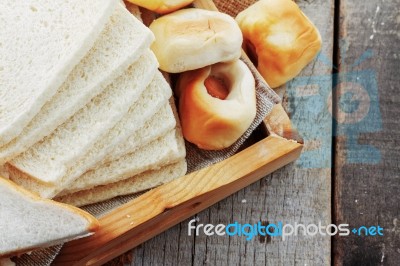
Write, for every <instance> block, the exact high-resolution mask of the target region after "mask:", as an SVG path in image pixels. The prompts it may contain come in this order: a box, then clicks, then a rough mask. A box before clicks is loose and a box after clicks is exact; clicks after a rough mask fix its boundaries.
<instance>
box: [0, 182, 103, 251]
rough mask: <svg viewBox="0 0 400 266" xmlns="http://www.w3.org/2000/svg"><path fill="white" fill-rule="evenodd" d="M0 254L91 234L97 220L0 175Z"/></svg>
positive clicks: (94, 229) (53, 243) (44, 245)
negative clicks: (46, 198)
mask: <svg viewBox="0 0 400 266" xmlns="http://www.w3.org/2000/svg"><path fill="white" fill-rule="evenodd" d="M0 217H1V219H0V236H1V237H0V257H6V256H12V255H17V254H20V253H24V252H28V251H31V250H34V249H37V248H42V247H47V246H51V245H55V244H58V243H62V242H65V241H68V240H72V239H75V238H78V237H84V236H87V235H90V234H93V232H95V231H96V230H97V228H98V227H99V223H98V221H97V220H96V219H95V218H94V217H92V216H91V215H89V214H88V213H86V212H84V211H82V210H80V209H78V208H75V207H71V206H68V205H65V204H61V203H57V202H54V201H51V200H44V199H41V198H39V197H37V196H36V195H34V194H32V193H30V192H28V191H26V190H25V189H23V188H20V187H18V186H17V185H15V184H14V183H13V182H11V181H9V180H7V179H4V178H2V177H0Z"/></svg>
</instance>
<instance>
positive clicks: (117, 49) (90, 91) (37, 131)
mask: <svg viewBox="0 0 400 266" xmlns="http://www.w3.org/2000/svg"><path fill="white" fill-rule="evenodd" d="M153 39H154V36H153V35H152V33H151V31H150V30H149V29H148V28H147V27H145V26H144V25H143V24H142V23H141V22H140V21H139V20H137V19H136V18H135V17H134V16H132V15H131V14H130V13H129V12H128V11H127V10H126V9H125V8H124V7H123V6H122V5H121V4H118V6H117V8H116V10H115V11H114V13H113V15H112V16H111V17H110V19H109V21H108V22H107V24H106V26H105V28H104V30H103V32H102V33H101V35H100V37H99V38H98V39H97V41H96V42H95V44H94V46H93V47H92V49H91V50H90V51H89V53H88V54H87V55H86V56H85V57H84V58H83V59H82V61H81V62H80V63H79V64H78V65H77V66H76V67H75V68H74V69H73V70H72V72H71V73H70V75H69V76H68V78H67V80H66V81H65V82H64V83H63V85H62V86H61V87H60V88H59V90H58V91H57V93H56V94H55V95H54V96H53V97H52V98H51V99H50V100H49V101H48V102H47V103H46V104H45V105H44V106H43V107H42V109H41V110H40V112H39V113H38V114H37V115H36V116H35V117H34V118H33V119H32V121H30V123H29V124H28V125H27V126H26V127H25V128H24V129H23V131H22V133H21V134H20V135H19V136H18V137H16V138H15V139H13V140H12V141H11V142H9V143H7V144H6V145H4V146H3V147H0V164H2V163H4V162H6V161H9V160H11V159H12V158H14V157H16V156H17V155H19V154H20V153H22V152H24V151H25V150H27V149H28V148H29V147H30V146H32V145H33V144H35V143H36V142H38V141H40V140H41V139H43V138H44V137H45V136H48V135H50V134H51V132H53V131H54V130H55V129H56V128H57V127H58V126H59V125H61V124H62V123H64V122H65V121H66V120H67V119H68V118H70V117H71V116H72V115H73V114H74V113H75V112H77V111H78V110H79V109H80V108H82V107H83V106H84V105H85V104H87V103H88V102H89V101H90V100H91V99H92V98H93V97H95V96H96V95H98V94H99V93H100V92H101V91H103V90H104V89H105V88H106V86H107V85H109V84H110V83H111V82H112V81H113V80H114V79H116V78H117V77H118V76H120V75H121V74H122V73H123V72H124V71H125V69H126V68H127V67H128V66H129V65H131V64H133V63H134V62H135V61H136V60H137V59H138V58H139V56H140V55H141V54H142V53H143V52H144V51H145V48H148V47H149V46H150V44H151V42H152V41H153Z"/></svg>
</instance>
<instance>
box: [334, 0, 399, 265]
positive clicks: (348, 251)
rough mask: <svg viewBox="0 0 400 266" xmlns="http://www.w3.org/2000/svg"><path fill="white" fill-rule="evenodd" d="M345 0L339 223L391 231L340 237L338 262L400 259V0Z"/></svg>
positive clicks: (394, 262) (396, 262)
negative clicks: (374, 234) (375, 234)
mask: <svg viewBox="0 0 400 266" xmlns="http://www.w3.org/2000/svg"><path fill="white" fill-rule="evenodd" d="M340 2H341V6H340V8H341V9H340V10H341V16H340V28H339V34H340V40H341V42H340V46H339V48H340V57H339V61H340V66H339V72H340V74H339V76H338V84H339V85H340V86H338V90H337V94H336V95H337V99H336V101H337V102H338V105H337V106H338V108H337V110H336V117H337V118H338V120H339V123H338V126H337V135H338V136H337V138H336V147H335V152H336V157H335V202H336V206H335V222H336V223H349V224H350V226H351V227H352V228H358V227H359V226H376V225H380V226H381V227H383V228H384V236H369V237H365V236H358V235H355V234H353V233H351V235H350V236H348V237H337V238H335V239H334V255H335V256H334V262H335V265H399V263H400V250H399V247H400V237H399V236H400V227H399V217H400V196H399V195H400V142H399V139H400V124H399V121H398V120H399V117H400V94H399V84H400V75H399V69H400V13H399V6H400V1H398V0H390V1H387V0H385V1H383V0H381V1H362V0H352V1H349V0H341V1H340ZM346 92H347V93H353V94H354V95H356V97H354V98H352V99H347V100H346V94H345V93H346ZM339 95H341V97H339ZM347 96H349V95H347ZM350 107H353V108H350ZM364 111H365V112H364ZM346 122H347V123H346Z"/></svg>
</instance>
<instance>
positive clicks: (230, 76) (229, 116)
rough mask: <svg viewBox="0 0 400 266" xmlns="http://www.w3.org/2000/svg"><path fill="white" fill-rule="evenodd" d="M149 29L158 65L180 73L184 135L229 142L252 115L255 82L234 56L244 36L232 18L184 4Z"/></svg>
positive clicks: (209, 145)
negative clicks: (151, 33) (152, 37)
mask: <svg viewBox="0 0 400 266" xmlns="http://www.w3.org/2000/svg"><path fill="white" fill-rule="evenodd" d="M150 29H151V30H152V31H153V33H154V35H155V37H156V41H155V42H154V43H153V45H152V47H151V49H152V50H153V52H154V54H155V55H156V57H157V59H158V61H159V63H160V68H161V69H162V70H164V71H166V72H169V73H181V75H180V77H179V80H178V82H177V83H178V85H177V88H176V92H177V96H178V98H179V115H180V119H181V124H182V132H183V136H184V137H185V139H186V140H188V141H189V142H191V143H194V144H195V145H197V146H198V147H199V148H201V149H207V150H219V149H224V148H226V147H229V146H231V145H232V144H233V143H234V142H235V141H236V140H237V139H239V138H240V136H241V135H243V133H244V132H245V131H246V130H247V128H248V127H249V126H250V124H251V123H252V122H253V120H254V118H255V115H256V95H255V81H254V77H253V75H252V73H251V72H250V70H249V68H248V67H247V66H246V64H244V63H243V62H242V61H240V60H239V58H240V55H241V47H242V43H243V36H242V32H241V31H240V28H239V26H238V25H237V23H236V21H235V20H234V19H233V18H232V17H230V16H228V15H226V14H223V13H220V12H216V11H207V10H203V9H195V8H188V9H183V10H179V11H176V12H173V13H170V14H168V15H165V16H163V17H160V18H158V19H156V20H155V21H154V22H153V23H152V24H151V25H150Z"/></svg>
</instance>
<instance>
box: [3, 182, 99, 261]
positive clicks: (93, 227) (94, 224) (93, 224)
mask: <svg viewBox="0 0 400 266" xmlns="http://www.w3.org/2000/svg"><path fill="white" fill-rule="evenodd" d="M0 186H5V187H7V188H9V189H10V190H13V191H16V192H17V193H19V194H21V196H24V197H27V198H29V199H30V200H32V201H34V202H35V201H36V202H46V203H48V204H52V205H54V206H58V207H59V208H62V209H65V210H66V211H68V212H73V213H75V214H77V215H79V216H81V217H83V218H85V219H86V220H87V221H88V227H87V228H86V230H87V234H92V233H94V232H96V231H97V230H98V229H99V227H100V223H99V221H98V220H97V219H96V218H94V217H93V216H92V215H90V214H89V213H87V212H85V211H83V210H81V209H79V208H77V207H74V206H71V205H67V204H63V203H59V202H56V201H53V200H49V199H43V198H40V197H39V196H37V195H35V194H33V193H31V192H29V191H28V190H26V189H24V188H22V187H20V186H18V185H16V184H15V183H14V182H12V181H10V180H8V179H5V178H3V177H1V176H0ZM53 244H57V242H54V243H53V242H52V243H48V245H46V246H50V245H53ZM43 247H44V246H34V247H29V248H21V249H20V250H16V251H13V252H10V253H6V254H0V258H6V257H11V256H15V255H19V254H23V253H26V252H29V251H32V250H35V249H38V248H43Z"/></svg>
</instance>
